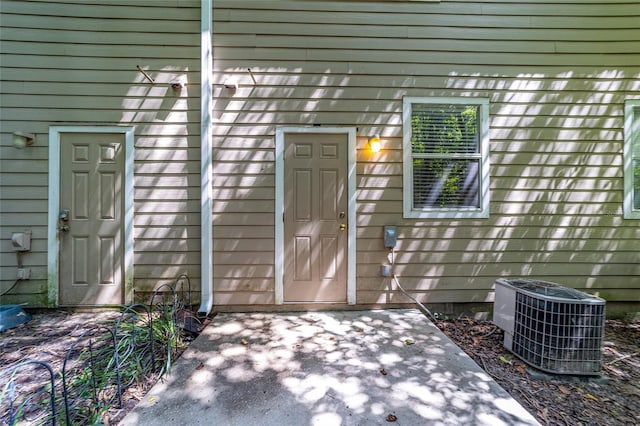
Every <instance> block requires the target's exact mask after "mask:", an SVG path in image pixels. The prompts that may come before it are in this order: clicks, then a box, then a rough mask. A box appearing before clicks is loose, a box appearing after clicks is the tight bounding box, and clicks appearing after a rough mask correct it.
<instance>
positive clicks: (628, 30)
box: [213, 0, 640, 304]
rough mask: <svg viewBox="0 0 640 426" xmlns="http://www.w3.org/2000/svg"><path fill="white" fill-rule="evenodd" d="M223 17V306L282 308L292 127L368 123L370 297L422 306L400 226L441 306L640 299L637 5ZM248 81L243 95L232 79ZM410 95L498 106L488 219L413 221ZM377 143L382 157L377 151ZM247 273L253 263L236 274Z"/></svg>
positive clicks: (219, 219) (361, 162) (363, 237)
mask: <svg viewBox="0 0 640 426" xmlns="http://www.w3.org/2000/svg"><path fill="white" fill-rule="evenodd" d="M214 8H215V10H214V45H215V48H216V50H215V52H216V53H215V60H214V80H215V85H214V96H215V99H214V116H215V119H216V122H215V127H214V143H215V156H216V163H215V165H214V179H213V181H214V193H215V194H216V199H217V200H218V201H217V203H218V206H217V207H216V214H215V215H214V226H215V227H214V240H215V241H214V259H215V262H214V263H215V265H214V269H216V268H220V267H222V268H223V269H222V271H224V272H221V273H219V274H217V275H216V279H215V288H216V289H217V291H218V292H217V293H216V297H218V296H219V297H220V298H219V299H217V300H219V303H229V304H242V303H264V300H272V292H273V285H274V284H273V278H272V277H271V275H269V273H270V272H271V266H272V265H273V258H272V256H273V253H272V250H273V240H272V235H273V234H272V233H273V227H274V219H275V218H274V217H273V211H274V210H273V209H274V207H273V205H272V204H269V203H268V201H270V197H274V194H275V189H274V185H275V182H274V169H273V164H274V163H273V161H274V160H273V158H272V155H273V152H274V141H273V138H274V133H275V129H276V126H279V125H289V126H293V125H304V126H309V125H322V126H354V127H358V141H357V146H358V156H357V166H356V172H357V177H356V181H357V191H356V197H357V205H356V209H357V231H356V232H357V249H358V251H357V268H356V269H357V299H358V303H404V302H408V301H409V300H408V299H407V298H406V297H405V296H403V295H401V294H400V293H398V292H397V291H396V289H395V288H394V287H393V286H391V283H390V282H389V280H388V279H387V280H385V279H383V278H381V277H380V276H379V265H380V263H386V262H388V261H389V259H388V255H389V253H388V252H387V250H385V249H384V247H383V244H382V227H383V226H384V225H397V226H398V238H399V240H398V246H397V251H396V261H397V269H396V271H397V272H398V274H399V276H400V280H401V282H402V283H403V286H404V287H405V288H407V289H408V290H409V291H410V292H411V293H413V294H414V295H415V296H416V297H418V298H419V299H421V300H424V301H428V302H434V303H435V302H437V303H441V302H442V303H449V302H483V301H491V300H493V293H492V289H493V282H494V281H495V279H496V278H498V277H504V276H530V277H537V278H540V279H548V280H552V281H553V280H557V281H559V282H562V283H565V284H566V285H570V286H572V287H576V288H580V289H585V290H588V291H591V292H595V293H598V294H600V295H602V296H606V297H607V298H608V299H609V300H620V301H623V300H633V301H638V300H639V298H638V293H637V289H638V286H640V269H638V266H637V265H639V264H640V254H639V253H638V251H637V240H638V238H639V237H640V227H638V222H637V221H634V220H624V219H622V205H621V204H622V155H621V154H622V138H623V134H622V125H623V109H622V106H623V103H624V100H625V99H627V98H630V97H635V98H640V83H639V81H640V9H639V8H638V4H637V2H636V1H628V0H625V1H621V2H615V3H609V2H602V1H595V0H593V1H592V0H585V1H579V0H571V1H564V2H561V3H558V2H553V1H550V0H549V1H548V0H531V1H524V2H523V1H464V0H459V1H442V2H438V3H422V2H349V3H348V4H347V3H341V2H323V1H305V2H299V1H296V2H294V1H281V2H264V1H262V2H260V1H242V2H234V1H224V0H221V1H217V2H214ZM247 68H250V69H251V71H252V73H253V76H254V77H255V79H256V83H257V84H255V85H254V83H253V81H252V79H251V76H250V75H249V73H248V72H247ZM231 78H235V79H237V81H238V82H239V83H240V87H239V88H238V90H237V91H236V92H235V93H229V91H228V90H227V89H225V88H224V87H223V86H222V84H223V83H224V82H225V81H226V80H228V79H231ZM404 96H425V97H428V96H462V97H488V98H489V100H490V126H491V132H490V137H491V170H490V173H491V215H490V218H489V219H486V220H478V219H475V220H427V219H419V220H418V219H404V218H403V217H402V199H403V192H402V170H403V168H402V98H403V97H404ZM375 133H379V134H381V135H382V139H383V150H382V152H380V153H379V154H376V155H372V154H371V153H369V152H368V151H367V146H366V143H367V138H368V137H369V136H370V135H373V134H375ZM271 199H272V198H271ZM245 206H253V207H255V209H253V210H252V211H251V212H244V213H242V212H241V211H239V210H242V209H243V208H244V207H245ZM227 209H228V210H227ZM234 236H236V237H237V238H236V239H235V240H236V241H234V242H233V243H226V242H225V243H222V242H221V240H226V239H229V238H234ZM238 265H245V266H250V267H251V268H250V269H248V270H247V273H246V274H244V275H243V276H238V275H237V273H236V272H234V273H233V277H227V276H225V275H226V274H227V272H229V273H231V272H230V271H232V270H233V268H234V266H238ZM227 266H228V268H227ZM256 274H262V275H264V276H260V277H257V276H256Z"/></svg>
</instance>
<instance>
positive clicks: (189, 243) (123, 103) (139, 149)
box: [0, 0, 200, 306]
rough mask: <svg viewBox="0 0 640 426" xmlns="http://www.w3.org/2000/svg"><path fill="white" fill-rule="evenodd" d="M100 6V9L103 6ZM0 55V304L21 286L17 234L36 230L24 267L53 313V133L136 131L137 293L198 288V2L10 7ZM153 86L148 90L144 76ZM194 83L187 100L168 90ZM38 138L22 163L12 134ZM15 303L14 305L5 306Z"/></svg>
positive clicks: (1, 20) (5, 8) (35, 301)
mask: <svg viewBox="0 0 640 426" xmlns="http://www.w3.org/2000/svg"><path fill="white" fill-rule="evenodd" d="M99 3H100V4H99ZM1 9H2V14H1V15H0V25H1V26H2V31H1V32H0V47H1V48H0V52H1V55H2V57H1V64H2V73H1V74H0V79H1V80H2V81H1V82H0V92H1V93H0V94H1V96H2V106H1V108H2V110H1V117H2V130H1V132H2V133H1V140H0V169H1V170H2V177H1V180H0V191H1V197H2V202H1V203H0V238H1V250H0V260H1V266H0V292H1V291H3V290H4V289H5V288H7V287H8V286H9V285H11V284H12V283H13V280H14V279H15V275H16V268H17V263H16V257H15V253H14V252H13V251H12V249H11V247H10V243H9V241H10V235H11V232H15V231H19V230H22V229H25V228H29V229H31V230H32V232H33V246H32V251H31V252H29V253H27V254H25V255H24V256H23V260H24V263H25V266H27V267H30V268H31V269H32V279H31V281H29V282H24V283H20V286H21V287H22V286H25V287H28V288H29V289H30V291H35V292H36V293H37V294H34V295H28V296H24V295H23V296H9V295H7V296H3V297H2V299H3V303H4V302H5V300H6V301H7V302H25V301H26V302H28V303H30V304H31V306H38V305H43V303H46V294H47V288H46V287H47V256H46V250H47V240H46V239H47V212H48V178H47V174H48V167H49V164H48V140H47V137H48V129H49V126H53V125H76V126H84V125H87V126H88V125H127V126H131V125H133V126H135V154H134V155H135V164H134V168H135V170H134V174H135V177H134V180H135V190H134V194H127V196H132V197H134V211H135V218H134V238H135V245H134V250H135V253H134V263H135V269H134V271H135V277H134V279H135V282H136V284H135V291H136V292H141V294H145V292H148V291H150V290H152V289H153V288H154V287H155V286H157V285H158V284H161V283H164V282H171V281H173V279H174V278H175V277H176V276H177V275H178V274H180V273H184V272H186V273H188V274H189V276H190V277H191V278H192V286H193V288H194V289H195V290H196V291H199V286H200V285H199V283H200V279H199V278H200V240H199V238H200V226H199V225H200V201H199V199H200V176H199V174H200V147H199V140H200V137H199V134H200V111H199V108H200V100H199V95H200V86H199V82H200V75H199V68H200V59H199V55H200V47H199V44H200V2H199V1H195V0H193V1H192V0H186V1H184V0H175V1H173V0H172V1H164V0H163V1H147V0H139V1H136V0H132V1H129V0H127V1H118V0H114V1H108V2H92V1H48V0H35V1H11V0H7V1H5V0H3V1H2V6H1ZM138 65H139V66H141V67H142V68H143V69H145V71H146V72H147V73H148V74H149V75H151V76H152V78H154V79H155V81H156V83H155V84H154V85H152V84H150V83H149V82H148V81H147V80H146V79H145V78H144V77H143V75H142V74H141V73H140V72H139V71H138V70H137V68H136V66H138ZM183 79H184V80H186V81H187V82H188V85H187V88H186V90H183V91H182V92H181V93H180V94H176V93H174V92H173V91H172V89H171V88H170V87H169V85H170V84H171V83H173V82H176V81H178V80H183ZM14 131H27V132H32V133H36V135H37V140H36V143H35V145H34V146H32V147H30V148H28V149H26V150H22V151H18V150H15V149H14V148H13V147H12V146H11V133H12V132H14ZM5 298H6V299H5Z"/></svg>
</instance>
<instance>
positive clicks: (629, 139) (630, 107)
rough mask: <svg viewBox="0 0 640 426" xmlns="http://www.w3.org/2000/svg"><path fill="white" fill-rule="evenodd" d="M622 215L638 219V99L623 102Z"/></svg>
mask: <svg viewBox="0 0 640 426" xmlns="http://www.w3.org/2000/svg"><path fill="white" fill-rule="evenodd" d="M623 203H624V217H625V219H640V99H634V100H628V101H626V102H625V104H624V201H623Z"/></svg>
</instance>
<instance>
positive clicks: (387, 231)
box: [384, 226, 398, 248]
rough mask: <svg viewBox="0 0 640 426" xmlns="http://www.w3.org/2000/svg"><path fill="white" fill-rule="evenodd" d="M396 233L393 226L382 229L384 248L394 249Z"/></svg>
mask: <svg viewBox="0 0 640 426" xmlns="http://www.w3.org/2000/svg"><path fill="white" fill-rule="evenodd" d="M397 239H398V238H397V231H396V227H395V226H385V227H384V246H385V247H386V248H394V247H395V246H396V243H397Z"/></svg>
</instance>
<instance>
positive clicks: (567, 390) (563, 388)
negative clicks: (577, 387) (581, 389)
mask: <svg viewBox="0 0 640 426" xmlns="http://www.w3.org/2000/svg"><path fill="white" fill-rule="evenodd" d="M558 389H559V390H560V392H562V393H563V394H565V395H571V389H569V388H568V387H566V386H563V385H559V386H558Z"/></svg>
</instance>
